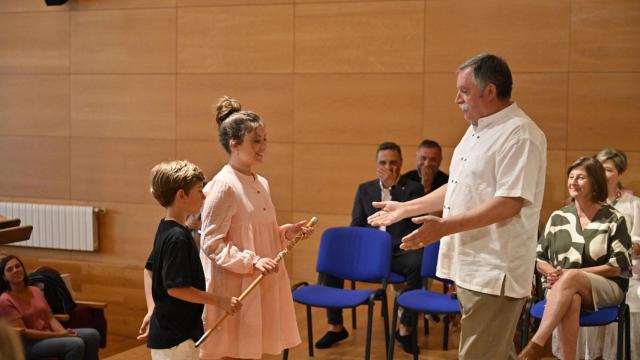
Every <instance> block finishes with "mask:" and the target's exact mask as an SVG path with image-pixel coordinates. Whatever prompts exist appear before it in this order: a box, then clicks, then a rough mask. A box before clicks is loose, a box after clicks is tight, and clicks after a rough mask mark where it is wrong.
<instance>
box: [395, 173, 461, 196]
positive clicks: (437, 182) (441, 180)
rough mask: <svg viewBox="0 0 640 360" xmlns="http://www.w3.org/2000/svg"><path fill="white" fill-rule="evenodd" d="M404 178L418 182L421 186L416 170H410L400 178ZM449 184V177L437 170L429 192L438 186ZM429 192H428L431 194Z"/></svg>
mask: <svg viewBox="0 0 640 360" xmlns="http://www.w3.org/2000/svg"><path fill="white" fill-rule="evenodd" d="M400 178H401V179H402V178H405V179H407V180H411V181H415V182H419V183H421V184H422V179H421V178H420V174H418V170H411V171H408V172H406V173H404V175H402V176H401V177H400ZM448 182H449V175H447V173H445V172H442V171H440V170H438V172H437V173H436V176H435V177H434V178H433V183H432V184H431V191H433V190H435V189H437V188H439V187H440V186H442V185H444V184H446V183H448ZM431 191H430V192H431Z"/></svg>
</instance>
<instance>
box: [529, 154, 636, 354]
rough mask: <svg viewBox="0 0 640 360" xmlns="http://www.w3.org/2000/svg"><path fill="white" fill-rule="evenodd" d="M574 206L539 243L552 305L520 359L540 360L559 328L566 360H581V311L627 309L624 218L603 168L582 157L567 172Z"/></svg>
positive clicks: (556, 217)
mask: <svg viewBox="0 0 640 360" xmlns="http://www.w3.org/2000/svg"><path fill="white" fill-rule="evenodd" d="M567 175H568V182H567V186H568V189H569V195H570V196H571V203H570V204H569V205H567V206H565V207H563V208H562V209H560V210H557V211H554V212H553V213H552V214H551V216H550V218H549V221H548V222H547V225H546V227H545V231H544V234H543V236H542V237H540V239H539V241H538V249H537V258H538V261H537V262H536V267H537V269H538V271H539V272H540V273H541V274H542V275H543V276H544V287H545V288H547V289H548V290H547V304H546V306H545V310H544V315H543V317H542V320H541V322H540V327H539V328H538V331H537V332H536V333H535V335H534V336H533V338H532V339H531V341H530V342H529V344H528V345H527V346H526V347H525V348H524V350H522V352H521V353H520V354H519V355H518V359H527V360H529V359H539V358H540V357H541V356H542V353H543V349H544V345H545V343H546V342H547V340H548V339H549V337H550V336H551V334H552V331H553V329H555V328H556V327H557V329H558V335H559V339H560V348H561V353H562V358H563V359H575V356H576V346H577V339H578V329H579V324H580V322H579V321H580V311H581V310H587V311H593V310H598V309H599V308H603V307H607V306H615V305H619V304H620V303H622V301H623V300H624V296H625V292H626V291H627V287H628V284H629V280H628V277H629V275H630V270H631V260H630V259H629V248H630V247H631V239H630V237H629V231H628V230H627V225H626V222H625V219H624V216H623V215H622V214H621V213H620V212H619V211H617V210H616V209H614V208H613V207H612V206H610V205H608V204H607V203H606V202H605V201H606V199H607V180H606V177H605V172H604V168H603V167H602V164H601V163H600V162H599V161H598V160H596V159H595V158H593V157H581V158H579V159H578V160H576V161H575V162H573V164H571V165H570V166H569V169H568V171H567Z"/></svg>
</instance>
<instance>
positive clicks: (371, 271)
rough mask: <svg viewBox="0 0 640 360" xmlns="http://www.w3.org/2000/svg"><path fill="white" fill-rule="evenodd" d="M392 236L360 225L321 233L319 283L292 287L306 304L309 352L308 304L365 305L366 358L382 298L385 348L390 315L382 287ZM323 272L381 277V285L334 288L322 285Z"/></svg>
mask: <svg viewBox="0 0 640 360" xmlns="http://www.w3.org/2000/svg"><path fill="white" fill-rule="evenodd" d="M390 242H391V239H390V237H389V235H388V234H387V233H385V232H382V231H378V230H375V229H370V228H363V227H336V228H330V229H327V230H325V231H324V233H322V238H321V239H320V249H319V251H318V263H317V267H316V269H317V271H318V273H319V277H318V285H309V284H308V283H301V284H297V285H295V286H294V287H293V300H294V301H296V302H298V303H300V304H304V305H306V308H307V333H308V342H309V356H313V330H312V329H313V326H312V317H311V307H321V308H340V309H344V308H355V307H357V306H360V305H365V304H366V305H367V306H368V318H367V339H366V343H365V359H369V358H370V355H371V326H372V320H373V307H374V303H375V301H376V300H381V301H382V309H383V312H384V313H383V318H384V331H385V348H387V347H388V343H389V339H388V334H389V315H388V312H387V310H386V309H387V294H386V292H385V287H386V283H387V278H388V276H389V268H390V266H391V244H390ZM323 274H329V275H332V276H335V277H338V278H341V279H345V280H355V281H374V280H377V281H381V283H382V287H381V288H378V289H373V290H350V289H337V288H334V287H329V286H324V285H323V284H322V283H323V280H322V279H323V276H322V275H323Z"/></svg>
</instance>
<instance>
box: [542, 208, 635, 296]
mask: <svg viewBox="0 0 640 360" xmlns="http://www.w3.org/2000/svg"><path fill="white" fill-rule="evenodd" d="M630 248H631V237H630V236H629V231H628V230H627V224H626V222H625V219H624V216H623V215H622V214H621V213H620V212H619V211H618V210H616V209H614V208H613V207H611V206H609V205H606V204H605V205H603V206H602V207H601V208H600V210H598V212H597V213H596V215H595V216H594V218H593V220H592V221H591V223H590V224H589V225H587V227H586V228H585V229H582V226H581V225H580V220H579V218H578V213H577V210H576V205H575V203H573V202H572V203H571V204H569V205H567V206H565V207H563V208H562V209H560V210H556V211H554V212H553V214H551V216H550V217H549V221H548V222H547V226H546V227H545V230H544V234H543V235H542V236H541V237H540V239H539V240H538V248H537V251H536V255H537V257H538V259H539V260H542V261H546V262H547V263H549V264H551V265H553V267H556V266H560V267H562V268H563V269H579V268H586V267H592V266H598V265H604V264H608V265H610V266H614V267H618V268H620V269H621V271H622V272H621V274H620V276H619V277H616V278H609V279H610V280H612V281H614V282H615V283H617V284H618V285H619V286H620V288H621V289H622V291H625V292H626V291H627V288H628V287H629V277H631V260H630V257H629V249H630Z"/></svg>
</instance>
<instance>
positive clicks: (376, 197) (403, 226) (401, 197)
mask: <svg viewBox="0 0 640 360" xmlns="http://www.w3.org/2000/svg"><path fill="white" fill-rule="evenodd" d="M422 195H424V188H423V187H422V184H420V183H417V182H414V181H410V180H407V179H403V178H400V180H399V181H398V184H396V185H395V186H394V187H392V188H391V200H393V201H400V202H405V201H409V200H413V199H416V198H419V197H421V196H422ZM381 196H382V194H381V189H380V180H378V179H375V180H371V181H367V182H366V183H362V184H360V186H358V192H357V193H356V199H355V201H354V202H353V210H352V211H351V226H361V227H371V226H370V225H369V224H368V223H367V218H368V217H369V216H371V215H373V214H374V213H375V212H377V211H378V209H376V208H374V207H373V205H371V202H373V201H380V198H381ZM417 228H418V225H416V224H414V223H413V222H412V221H411V219H410V218H409V219H403V220H401V221H399V222H397V223H395V224H393V225H390V226H387V230H386V231H387V232H388V233H389V234H390V235H391V240H392V241H393V248H394V250H397V248H398V246H400V243H401V240H402V238H403V237H404V236H406V235H408V234H409V233H410V232H412V231H413V230H415V229H417Z"/></svg>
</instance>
